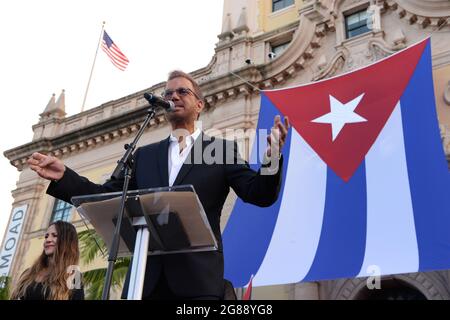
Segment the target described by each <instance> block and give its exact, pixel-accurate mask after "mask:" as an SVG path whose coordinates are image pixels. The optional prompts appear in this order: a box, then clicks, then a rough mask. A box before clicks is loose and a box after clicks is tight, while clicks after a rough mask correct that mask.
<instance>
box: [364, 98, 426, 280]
mask: <svg viewBox="0 0 450 320" xmlns="http://www.w3.org/2000/svg"><path fill="white" fill-rule="evenodd" d="M403 139H404V137H403V126H402V116H401V110H400V103H398V104H397V106H396V107H395V109H394V112H393V113H392V115H391V117H390V119H389V120H388V122H387V123H386V126H385V127H384V129H383V130H382V131H381V133H380V135H379V137H378V139H377V140H376V141H375V143H374V145H373V146H372V148H371V149H370V150H369V153H368V154H367V156H366V178H367V180H366V181H367V210H368V212H367V236H366V252H365V256H364V263H363V266H362V268H361V271H360V274H359V276H370V275H374V273H373V272H374V271H375V270H376V269H372V268H371V269H369V270H368V267H369V266H376V267H377V268H379V271H380V272H381V274H394V273H404V272H414V271H418V269H419V253H418V246H417V239H416V230H415V225H414V215H413V208H412V202H411V193H410V189H409V179H408V169H407V162H406V154H405V144H404V140H403Z"/></svg>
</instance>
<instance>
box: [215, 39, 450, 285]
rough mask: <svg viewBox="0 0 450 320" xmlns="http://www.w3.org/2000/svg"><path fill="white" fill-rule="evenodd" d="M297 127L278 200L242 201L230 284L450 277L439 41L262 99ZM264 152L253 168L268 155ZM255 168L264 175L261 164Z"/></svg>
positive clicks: (233, 233)
mask: <svg viewBox="0 0 450 320" xmlns="http://www.w3.org/2000/svg"><path fill="white" fill-rule="evenodd" d="M277 114H282V115H287V116H289V119H290V121H291V123H292V129H291V130H290V131H289V135H288V137H287V141H286V144H285V146H284V149H283V157H284V161H283V183H282V187H281V191H280V196H279V199H278V201H277V202H276V203H275V204H274V205H272V206H271V207H269V208H259V207H256V206H253V205H249V204H246V203H244V202H243V201H242V200H239V199H238V200H237V201H236V204H235V207H234V209H233V212H232V214H231V216H230V218H229V220H228V223H227V225H226V228H225V230H224V234H223V240H224V254H225V277H226V278H227V279H229V280H231V281H232V282H233V284H234V286H235V287H243V286H245V284H246V283H247V282H248V280H249V279H250V277H251V275H252V274H254V275H255V276H254V278H253V286H263V285H275V284H286V283H296V282H301V281H317V280H329V279H336V278H353V277H363V276H370V275H373V271H374V270H378V272H379V273H378V274H381V275H386V274H398V273H409V272H418V271H430V270H439V269H450V212H449V211H450V210H449V205H448V200H449V192H450V173H449V169H448V164H447V161H446V159H445V155H444V150H443V146H442V142H441V138H440V133H439V128H438V121H437V115H436V108H435V98H434V91H433V79H432V68H431V50H430V40H429V39H427V40H424V41H422V42H420V43H418V44H416V45H414V46H411V47H409V48H407V49H405V50H403V51H400V52H398V53H396V54H393V55H392V56H390V57H388V58H385V59H383V60H381V61H379V62H376V63H374V64H372V65H369V66H367V67H364V68H362V69H359V70H357V71H354V72H351V73H347V74H344V75H341V76H338V77H334V78H331V79H327V80H323V81H319V82H315V83H312V84H307V85H302V86H298V87H293V88H287V89H281V90H272V91H264V92H262V93H261V109H260V115H259V121H258V126H257V128H258V129H268V128H271V126H272V125H273V118H274V116H275V115H277ZM264 150H265V146H258V145H255V146H254V148H253V151H252V156H251V158H252V159H256V158H258V159H261V158H260V157H256V156H255V155H257V154H260V153H262V152H264ZM252 167H253V168H254V169H258V168H259V164H255V165H252Z"/></svg>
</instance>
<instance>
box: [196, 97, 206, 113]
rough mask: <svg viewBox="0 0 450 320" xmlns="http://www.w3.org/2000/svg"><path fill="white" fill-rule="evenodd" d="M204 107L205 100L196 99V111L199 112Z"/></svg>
mask: <svg viewBox="0 0 450 320" xmlns="http://www.w3.org/2000/svg"><path fill="white" fill-rule="evenodd" d="M204 107H205V102H203V100H197V111H198V113H199V114H200V113H201V112H202V110H203V108H204Z"/></svg>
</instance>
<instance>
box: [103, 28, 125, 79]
mask: <svg viewBox="0 0 450 320" xmlns="http://www.w3.org/2000/svg"><path fill="white" fill-rule="evenodd" d="M102 49H103V51H105V53H106V54H107V55H108V57H109V58H110V59H111V62H112V64H113V65H115V66H116V67H117V68H119V69H120V70H122V71H124V70H125V68H126V67H127V65H128V63H129V62H130V61H129V60H128V58H127V57H126V56H125V55H124V54H123V53H122V51H120V49H119V47H118V46H117V45H116V44H115V43H114V42H113V41H112V39H111V37H110V36H109V35H108V34H107V33H106V31H104V32H103V41H102Z"/></svg>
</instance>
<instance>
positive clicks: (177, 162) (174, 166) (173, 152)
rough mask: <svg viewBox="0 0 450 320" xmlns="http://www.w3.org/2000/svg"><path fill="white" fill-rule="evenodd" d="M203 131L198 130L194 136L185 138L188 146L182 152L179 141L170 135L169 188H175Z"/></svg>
mask: <svg viewBox="0 0 450 320" xmlns="http://www.w3.org/2000/svg"><path fill="white" fill-rule="evenodd" d="M200 133H201V131H200V129H196V130H195V131H194V133H193V134H191V135H189V136H187V137H186V138H185V143H186V146H185V147H184V149H183V150H182V151H181V152H180V144H179V142H178V139H177V138H176V137H175V136H174V135H173V134H170V144H169V157H168V158H169V186H173V183H174V182H175V179H176V178H177V176H178V173H179V172H180V169H181V167H182V166H183V163H184V161H186V158H187V156H188V155H189V152H191V149H192V146H193V145H194V142H195V140H197V138H198V137H199V135H200Z"/></svg>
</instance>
